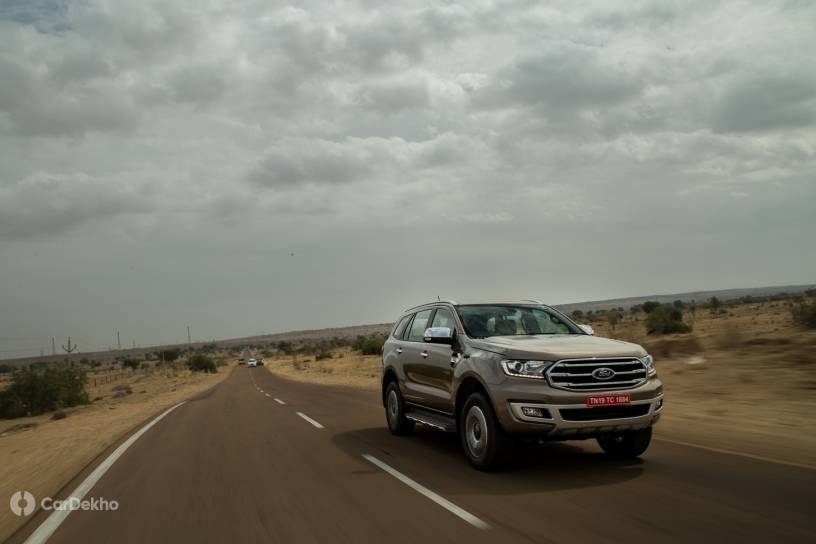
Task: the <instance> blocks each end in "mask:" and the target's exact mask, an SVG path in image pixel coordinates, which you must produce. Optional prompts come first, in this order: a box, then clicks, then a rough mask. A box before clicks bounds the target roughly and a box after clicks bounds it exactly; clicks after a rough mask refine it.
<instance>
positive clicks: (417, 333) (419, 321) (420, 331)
mask: <svg viewBox="0 0 816 544" xmlns="http://www.w3.org/2000/svg"><path fill="white" fill-rule="evenodd" d="M430 317H431V310H422V311H421V312H417V313H416V315H415V316H414V321H413V322H412V323H411V330H410V332H409V333H408V340H409V341H411V342H421V341H422V340H423V338H424V336H425V329H427V328H428V319H429V318H430Z"/></svg>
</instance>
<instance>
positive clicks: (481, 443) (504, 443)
mask: <svg viewBox="0 0 816 544" xmlns="http://www.w3.org/2000/svg"><path fill="white" fill-rule="evenodd" d="M459 436H460V437H461V439H462V447H463V448H464V450H465V455H467V458H468V461H470V464H471V465H473V466H474V467H475V468H477V469H479V470H490V469H493V468H498V467H499V466H501V465H502V463H503V462H504V461H506V459H507V458H508V457H509V454H510V451H511V449H512V441H511V439H510V437H509V436H508V435H507V433H505V432H504V429H502V428H501V426H500V425H499V422H498V420H497V419H496V414H495V413H494V412H493V407H492V406H491V405H490V401H489V400H488V399H487V397H485V396H484V395H483V394H482V393H473V394H472V395H470V396H469V397H468V399H467V400H466V401H465V405H464V406H463V407H462V412H461V415H460V416H459Z"/></svg>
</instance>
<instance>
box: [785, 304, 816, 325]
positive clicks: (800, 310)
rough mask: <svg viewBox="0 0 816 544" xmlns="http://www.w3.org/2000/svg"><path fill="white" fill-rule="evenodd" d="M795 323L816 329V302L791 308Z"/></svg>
mask: <svg viewBox="0 0 816 544" xmlns="http://www.w3.org/2000/svg"><path fill="white" fill-rule="evenodd" d="M791 317H793V321H794V323H797V324H799V325H802V326H804V327H807V328H809V329H816V302H811V303H801V304H797V305H795V306H793V307H792V308H791Z"/></svg>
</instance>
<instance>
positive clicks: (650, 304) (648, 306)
mask: <svg viewBox="0 0 816 544" xmlns="http://www.w3.org/2000/svg"><path fill="white" fill-rule="evenodd" d="M660 307H661V305H660V303H659V302H657V301H655V300H647V301H646V302H644V303H643V311H644V312H646V313H647V314H650V313H652V312H653V311H655V310H656V309H657V308H660Z"/></svg>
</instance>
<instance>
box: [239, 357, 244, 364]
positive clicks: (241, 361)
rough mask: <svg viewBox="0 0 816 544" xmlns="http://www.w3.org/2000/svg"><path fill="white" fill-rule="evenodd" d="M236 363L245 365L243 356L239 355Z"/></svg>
mask: <svg viewBox="0 0 816 544" xmlns="http://www.w3.org/2000/svg"><path fill="white" fill-rule="evenodd" d="M238 364H239V365H245V364H246V361H245V360H244V358H243V357H241V358H240V359H238Z"/></svg>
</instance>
